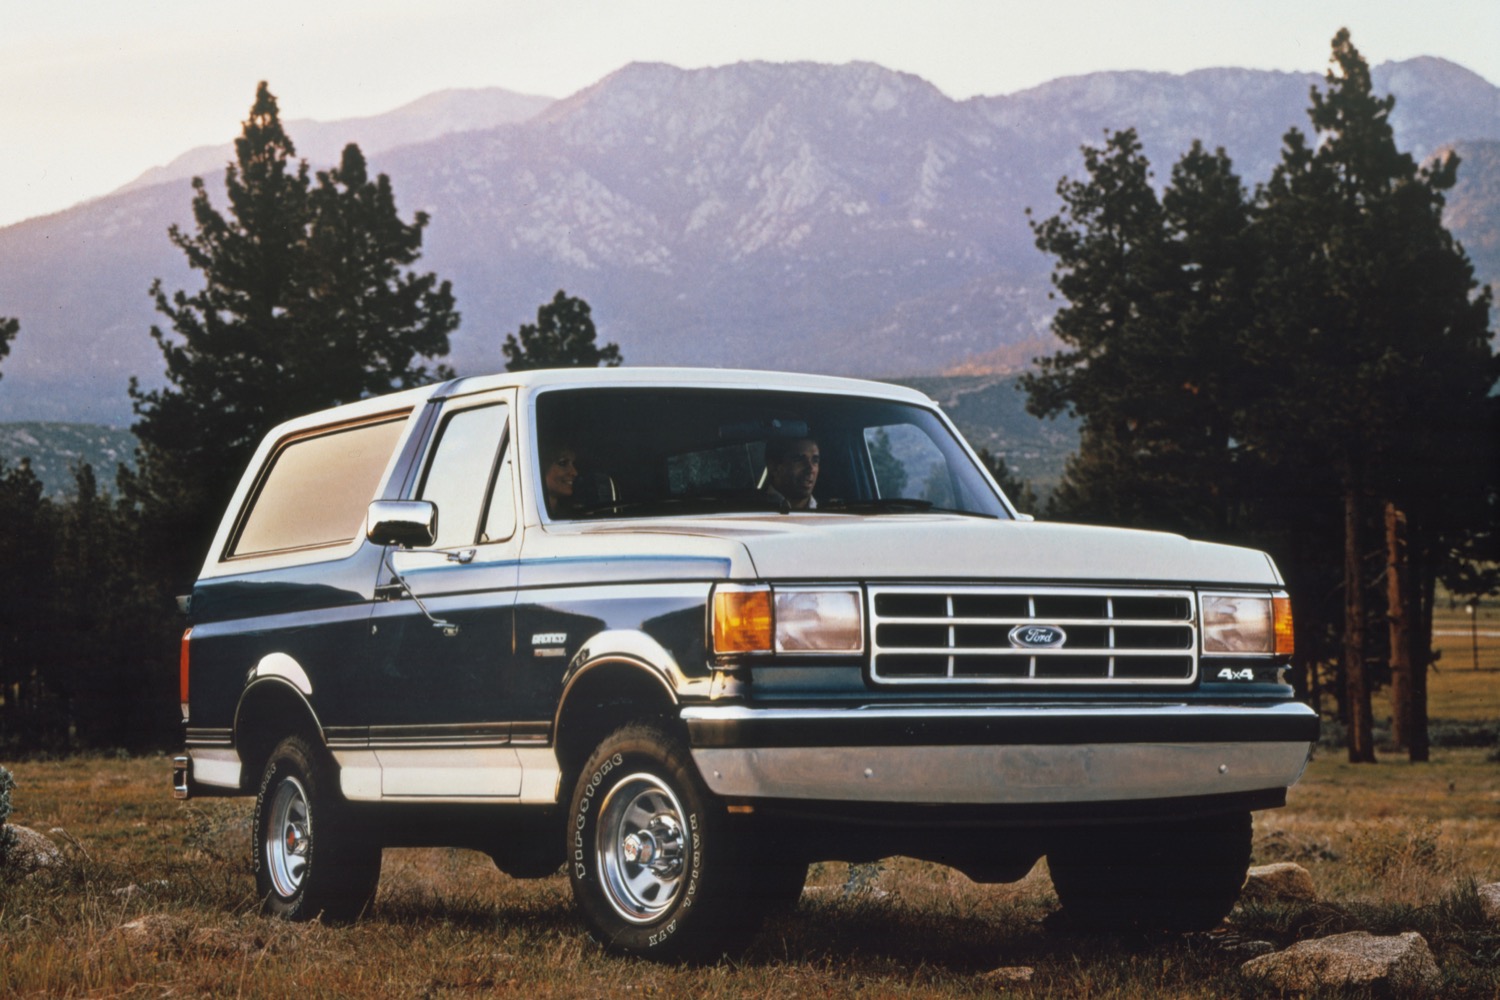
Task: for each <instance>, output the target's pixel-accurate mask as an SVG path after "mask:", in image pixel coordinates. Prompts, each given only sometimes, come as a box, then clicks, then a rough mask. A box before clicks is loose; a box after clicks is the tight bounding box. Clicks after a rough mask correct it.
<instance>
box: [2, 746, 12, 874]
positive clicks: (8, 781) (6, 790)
mask: <svg viewBox="0 0 1500 1000" xmlns="http://www.w3.org/2000/svg"><path fill="white" fill-rule="evenodd" d="M15 787H16V779H15V778H13V777H11V774H10V772H9V771H7V770H6V769H5V768H3V767H0V864H4V863H5V859H6V858H7V856H9V854H10V849H11V845H13V844H14V843H15V842H16V831H14V830H12V829H11V828H10V790H11V789H12V788H15Z"/></svg>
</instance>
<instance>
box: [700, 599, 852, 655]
mask: <svg viewBox="0 0 1500 1000" xmlns="http://www.w3.org/2000/svg"><path fill="white" fill-rule="evenodd" d="M710 632H711V634H712V636H713V651H714V652H715V653H718V654H736V653H770V652H773V651H774V652H777V653H794V654H795V653H813V654H817V653H825V654H826V653H844V654H847V653H859V652H862V651H863V650H864V648H865V629H864V602H863V600H862V598H861V594H860V591H859V589H858V588H854V587H776V588H772V587H766V586H743V585H737V584H724V585H721V586H718V587H715V588H714V595H713V618H712V622H711V626H710Z"/></svg>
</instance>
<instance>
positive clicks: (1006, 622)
mask: <svg viewBox="0 0 1500 1000" xmlns="http://www.w3.org/2000/svg"><path fill="white" fill-rule="evenodd" d="M869 594H870V636H871V654H872V655H871V661H870V662H871V665H870V673H871V677H872V678H873V679H874V680H875V681H876V682H877V683H880V684H926V685H931V684H945V685H949V684H987V685H1011V686H1036V687H1041V686H1048V685H1087V684H1094V685H1106V686H1108V685H1126V684H1153V685H1161V684H1168V685H1178V686H1183V685H1188V684H1192V683H1193V682H1194V681H1195V680H1196V679H1197V676H1198V629H1197V626H1196V619H1197V615H1196V601H1195V598H1194V595H1193V592H1192V591H1190V590H1145V589H1143V590H1131V589H1125V588H1119V589H1087V588H1073V587H910V586H889V587H886V586H872V587H871V588H870V590H869ZM1027 627H1030V628H1029V629H1028V628H1027ZM1048 629H1052V630H1056V631H1060V632H1062V633H1064V634H1065V638H1063V639H1062V641H1061V642H1060V643H1056V644H1044V640H1046V639H1048V638H1052V639H1056V638H1057V637H1056V636H1051V637H1049V636H1046V635H1043V634H1042V633H1044V632H1046V631H1047V630H1048ZM1027 631H1030V632H1031V633H1033V634H1032V640H1033V642H1035V643H1036V645H1033V646H1028V645H1026V644H1025V643H1026V639H1025V635H1024V633H1026V632H1027ZM1013 636H1016V638H1015V639H1013V638H1012V637H1013Z"/></svg>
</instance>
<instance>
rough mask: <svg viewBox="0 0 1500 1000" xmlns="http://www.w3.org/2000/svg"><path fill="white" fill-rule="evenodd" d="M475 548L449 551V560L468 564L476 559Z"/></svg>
mask: <svg viewBox="0 0 1500 1000" xmlns="http://www.w3.org/2000/svg"><path fill="white" fill-rule="evenodd" d="M474 551H475V550H474V549H459V550H458V551H457V552H450V553H448V561H449V562H456V563H463V564H464V565H468V564H469V563H471V562H473V561H474Z"/></svg>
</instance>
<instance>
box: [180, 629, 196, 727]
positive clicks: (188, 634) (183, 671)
mask: <svg viewBox="0 0 1500 1000" xmlns="http://www.w3.org/2000/svg"><path fill="white" fill-rule="evenodd" d="M192 637H193V630H192V629H187V630H186V631H184V632H183V633H182V652H181V654H180V655H179V656H178V661H177V693H178V695H179V696H180V698H181V700H182V721H183V722H186V721H187V720H188V642H189V640H191V639H192Z"/></svg>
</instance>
